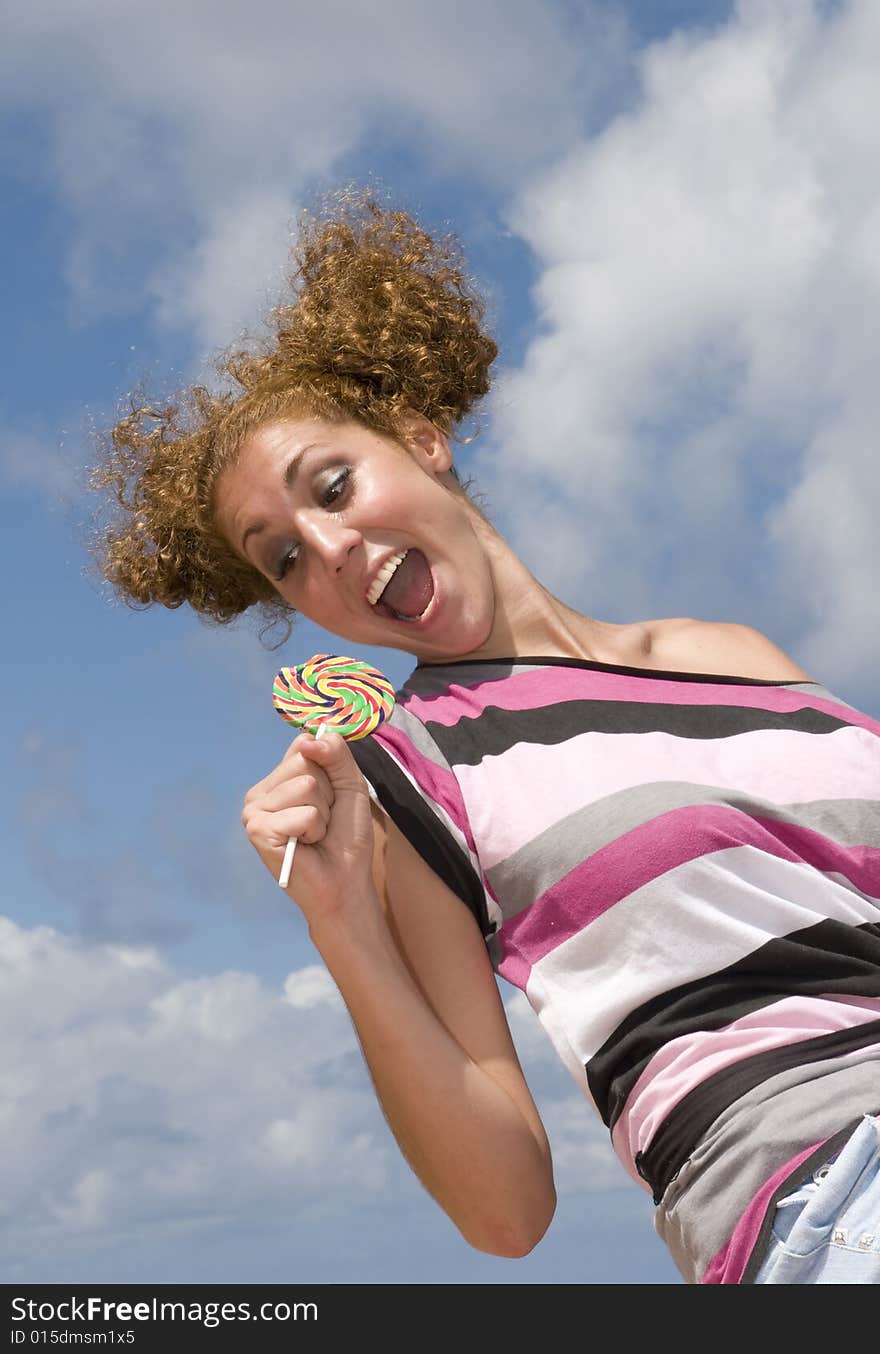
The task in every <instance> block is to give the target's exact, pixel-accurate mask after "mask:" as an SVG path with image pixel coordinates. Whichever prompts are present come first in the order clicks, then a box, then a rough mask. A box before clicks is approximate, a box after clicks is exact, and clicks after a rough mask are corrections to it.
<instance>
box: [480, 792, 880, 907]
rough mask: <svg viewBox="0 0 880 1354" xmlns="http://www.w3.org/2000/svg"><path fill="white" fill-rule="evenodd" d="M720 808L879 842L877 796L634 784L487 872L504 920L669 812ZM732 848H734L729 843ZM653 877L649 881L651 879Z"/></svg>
mask: <svg viewBox="0 0 880 1354" xmlns="http://www.w3.org/2000/svg"><path fill="white" fill-rule="evenodd" d="M710 804H713V805H721V806H723V807H725V808H733V809H739V810H741V811H742V812H743V813H745V814H746V815H747V816H748V817H755V816H756V815H759V816H760V817H762V818H772V819H774V820H775V821H777V822H780V823H789V824H792V825H794V826H799V827H805V828H809V829H811V830H812V831H814V832H818V833H820V834H821V835H822V836H823V837H828V838H830V839H831V840H832V841H834V842H838V843H840V844H841V845H842V846H874V847H880V813H878V809H880V802H878V801H877V800H871V799H817V800H814V801H811V802H810V803H804V804H794V805H780V804H770V803H768V802H765V801H764V800H760V799H755V798H753V797H751V796H749V795H746V794H740V793H739V792H737V791H736V790H726V789H724V788H723V787H718V788H716V787H715V786H711V785H695V784H690V783H688V782H687V781H681V782H676V781H662V782H657V781H654V782H652V783H651V784H649V785H636V786H633V787H631V788H629V789H626V790H621V791H619V792H618V793H616V794H613V795H608V796H606V797H605V798H603V799H599V800H596V801H595V802H594V803H592V804H586V805H584V807H583V808H580V809H577V810H576V811H575V812H574V813H571V814H569V815H568V816H567V817H565V818H562V819H560V821H559V822H558V823H554V824H553V825H552V826H551V827H548V828H546V829H545V831H543V832H540V833H539V834H538V835H537V837H534V838H533V839H532V840H531V841H529V842H526V843H525V844H524V845H523V846H521V847H520V848H519V849H518V850H517V851H515V852H514V853H513V855H511V856H507V857H506V859H505V860H502V861H499V862H498V864H497V865H493V866H492V867H491V869H489V870H487V871H486V877H487V879H488V880H489V883H490V885H491V887H492V888H493V890H494V891H495V893H496V895H497V896H498V898H500V899H501V900H502V903H503V909H504V917H505V920H509V919H510V918H512V917H515V916H517V914H518V913H520V912H524V911H525V909H526V908H528V907H531V905H532V903H534V902H535V900H536V899H537V898H540V896H541V894H542V893H545V892H546V891H547V889H549V888H552V887H553V885H554V884H558V883H559V881H560V880H561V879H564V878H565V876H566V875H567V874H569V873H570V872H571V871H572V870H574V869H576V868H577V867H578V866H579V865H581V864H582V863H583V861H584V860H586V859H587V858H588V857H589V856H591V855H592V854H593V853H594V852H596V851H601V850H602V848H603V847H605V846H608V845H609V844H610V843H611V842H614V841H616V840H617V839H618V838H619V837H622V836H624V834H625V833H627V832H631V831H632V830H633V829H634V828H638V827H641V826H642V825H643V824H644V823H646V822H650V820H651V819H652V818H656V817H657V816H659V815H660V814H663V813H668V812H669V811H670V810H671V809H680V808H687V807H688V806H695V807H702V806H704V805H710ZM730 845H736V843H731V844H730ZM646 882H650V881H646Z"/></svg>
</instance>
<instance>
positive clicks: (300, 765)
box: [244, 739, 330, 804]
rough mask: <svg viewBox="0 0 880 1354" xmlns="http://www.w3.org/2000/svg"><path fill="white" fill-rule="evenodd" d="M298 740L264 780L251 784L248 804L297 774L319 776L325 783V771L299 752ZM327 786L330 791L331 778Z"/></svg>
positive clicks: (247, 798) (247, 796)
mask: <svg viewBox="0 0 880 1354" xmlns="http://www.w3.org/2000/svg"><path fill="white" fill-rule="evenodd" d="M310 741H311V742H314V739H311V740H310ZM298 742H299V739H294V741H293V743H291V745H290V747H289V748H288V749H287V751H286V752H285V754H284V757H283V758H282V760H281V761H280V762H279V763H278V765H277V766H275V767H273V768H272V770H271V771H270V772H269V774H268V775H267V776H264V777H263V779H262V780H258V781H257V782H256V784H255V785H252V786H251V788H250V789H249V790H248V792H247V794H246V795H245V797H244V800H245V803H246V804H248V803H250V802H251V801H252V800H259V799H261V798H262V797H263V796H264V795H266V794H267V793H268V792H269V791H270V790H274V789H275V788H276V786H278V785H283V784H284V782H285V781H287V780H290V779H291V778H292V777H293V776H296V775H300V774H307V775H312V776H317V777H318V779H319V780H321V781H322V783H323V781H324V773H323V771H321V770H320V768H319V767H317V766H315V765H313V764H312V763H311V762H308V761H306V759H305V758H304V757H303V756H301V755H300V754H299V753H298V752H297V750H296V747H297V743H298ZM325 788H326V790H327V791H328V792H329V790H330V781H329V779H327V780H326V787H325Z"/></svg>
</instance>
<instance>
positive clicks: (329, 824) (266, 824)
mask: <svg viewBox="0 0 880 1354" xmlns="http://www.w3.org/2000/svg"><path fill="white" fill-rule="evenodd" d="M241 821H242V823H243V824H244V827H245V830H246V831H247V835H248V837H249V839H250V841H251V845H252V846H253V847H254V848H255V850H256V851H257V854H258V855H259V857H260V859H261V860H262V862H263V864H264V865H265V866H266V868H267V870H269V871H270V872H271V873H272V874H273V875H274V877H275V879H277V878H278V876H279V874H280V872H281V864H282V861H283V859H284V849H285V847H286V845H287V841H288V838H289V837H296V838H297V847H296V852H295V854H294V857H293V869H292V871H291V876H290V882H289V884H288V886H287V888H286V889H285V892H286V893H287V895H288V897H289V898H291V899H292V900H293V901H294V902H296V903H297V905H298V906H299V907H300V908H301V909H302V911H303V913H304V914H305V917H306V920H307V921H308V922H309V924H310V925H311V924H312V923H313V922H317V921H320V920H323V919H326V918H327V917H328V916H329V915H330V914H331V913H332V912H334V911H338V910H339V909H341V908H342V907H344V906H345V905H346V903H351V902H353V901H355V900H362V899H363V898H364V897H365V896H366V895H367V894H368V893H369V892H370V891H374V889H373V881H372V873H371V868H372V860H373V823H372V817H371V813H370V794H369V790H368V789H367V783H366V781H365V780H364V778H363V776H362V775H361V773H360V770H359V769H358V766H357V763H356V762H355V760H354V758H353V757H352V755H351V752H350V750H349V748H348V746H347V745H346V742H345V739H344V738H342V737H341V736H340V735H339V734H338V733H332V732H330V731H329V730H327V731H325V732H324V733H323V734H322V735H321V737H320V738H314V737H313V736H312V735H311V734H310V733H301V734H300V735H299V736H298V737H297V738H295V739H294V741H293V742H292V743H291V745H290V747H289V748H288V749H287V752H286V753H285V754H284V757H283V759H282V761H281V762H280V763H279V764H278V766H277V767H276V768H275V770H274V771H271V772H270V773H269V775H268V776H266V777H265V779H264V780H261V781H259V782H258V784H256V785H254V786H253V787H252V788H251V789H250V790H248V792H247V794H246V795H245V799H244V809H243V810H242V815H241Z"/></svg>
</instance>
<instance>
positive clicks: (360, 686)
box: [272, 653, 394, 889]
mask: <svg viewBox="0 0 880 1354" xmlns="http://www.w3.org/2000/svg"><path fill="white" fill-rule="evenodd" d="M272 702H273V704H274V706H275V709H276V710H277V711H278V713H279V715H280V716H281V718H282V719H285V720H287V722H288V723H289V724H296V725H297V727H298V728H301V729H306V730H308V732H309V733H313V734H314V735H315V737H316V738H320V736H321V734H322V733H323V731H324V729H328V728H329V729H333V730H335V732H336V733H338V734H341V735H342V737H343V738H345V739H347V740H348V741H349V742H354V741H355V739H358V738H366V736H367V734H368V733H372V732H373V730H374V729H378V727H379V725H380V724H381V723H383V721H384V720H386V719H387V718H388V716H389V715H390V714H391V711H392V710H393V709H394V687H393V686H392V685H391V683H390V682H389V681H388V679H387V677H383V675H382V673H381V672H380V671H379V669H378V668H373V667H370V665H369V663H363V662H361V661H360V660H359V659H357V658H342V657H340V655H339V654H327V653H318V654H315V656H314V657H313V658H310V659H309V660H308V661H307V662H305V663H297V665H296V667H294V668H282V669H281V670H280V672H278V673H277V674H276V677H275V681H274V683H273V686H272ZM295 850H296V838H295V837H291V838H290V840H289V841H288V843H287V847H286V850H285V852H284V863H283V864H282V866H281V874H280V875H279V877H278V883H279V884H280V885H281V887H282V888H283V889H284V888H286V887H287V884H288V881H289V879H290V867H291V865H292V864H293V853H294V851H295Z"/></svg>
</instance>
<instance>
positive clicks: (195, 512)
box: [90, 188, 498, 642]
mask: <svg viewBox="0 0 880 1354" xmlns="http://www.w3.org/2000/svg"><path fill="white" fill-rule="evenodd" d="M292 255H293V262H294V265H295V267H294V270H293V273H292V278H291V289H292V292H293V299H292V300H290V301H288V302H287V303H285V304H282V305H279V306H278V307H276V308H275V310H273V311H272V313H271V317H270V319H271V322H272V323H271V329H272V331H273V333H272V338H271V340H269V341H267V342H265V343H264V344H263V345H261V346H257V345H254V346H252V347H251V348H250V350H238V351H232V352H229V353H227V354H226V355H225V356H224V357H223V358H222V359H221V360H220V362H219V363H218V369H219V372H220V375H221V376H222V377H223V378H226V380H227V382H228V381H229V380H230V378H231V383H232V386H233V389H232V390H230V391H227V392H226V393H222V394H212V393H211V392H209V391H208V390H207V389H206V388H205V387H204V386H194V387H193V388H191V389H190V390H188V391H185V392H184V393H182V394H181V395H179V396H177V397H176V398H175V400H174V401H173V402H171V403H169V404H167V405H162V406H160V405H156V404H150V403H147V402H144V403H138V402H132V404H131V408H130V410H129V412H128V413H127V414H126V415H125V417H123V418H121V419H120V420H119V422H118V423H117V424H116V425H115V427H113V428H112V429H111V430H110V432H109V434H107V435H106V436H105V437H104V438H103V439H99V444H98V445H99V451H100V455H99V459H98V461H97V463H96V464H95V466H94V467H93V468H92V469H91V472H90V483H91V487H92V489H93V490H94V491H95V492H96V493H98V494H100V495H102V496H103V497H104V499H105V500H109V502H110V504H111V505H112V507H113V509H114V511H115V520H113V521H112V522H111V523H110V525H107V526H105V527H104V528H103V529H102V530H101V531H100V532H99V534H98V536H97V538H96V540H95V541H94V542H93V546H92V553H93V555H94V557H95V559H96V562H97V565H98V569H99V572H100V574H101V576H102V577H103V578H104V579H105V580H106V581H107V582H108V583H110V585H111V586H112V588H113V590H114V591H115V593H116V594H117V596H119V597H120V598H121V599H122V600H123V601H124V602H125V603H126V604H127V605H129V606H132V607H147V606H150V605H152V604H153V603H157V602H158V603H160V604H161V605H163V606H166V607H179V606H182V605H183V604H184V603H188V604H189V606H191V607H192V608H193V610H194V611H195V612H196V613H197V614H198V615H199V616H200V618H201V619H203V620H204V621H206V622H208V623H213V624H217V625H223V624H228V623H229V622H230V621H232V620H234V619H235V618H236V617H237V616H239V615H241V613H243V612H245V611H247V610H248V609H249V608H251V607H255V608H257V609H258V611H259V613H260V614H261V616H262V618H263V619H264V620H265V621H266V622H268V624H269V625H270V626H271V625H273V624H275V623H276V622H277V621H279V620H285V619H286V620H287V634H288V635H289V633H290V617H291V616H292V614H293V609H292V608H291V607H290V605H289V604H288V603H287V602H286V601H284V599H283V598H282V597H280V596H279V594H278V593H277V592H276V591H275V589H274V588H273V586H272V584H271V583H270V581H269V580H268V579H266V578H265V577H264V576H263V574H261V573H260V572H259V571H258V570H257V569H255V568H254V567H252V566H251V565H249V564H248V563H247V562H245V561H244V560H242V559H241V558H239V556H238V555H237V554H235V552H234V551H233V550H232V548H231V547H230V546H229V545H228V543H227V542H226V541H225V539H224V538H223V536H222V534H221V533H220V531H219V528H218V527H217V525H216V523H215V520H214V512H213V491H214V486H215V484H216V482H217V479H218V477H219V475H220V474H221V473H222V471H223V470H224V469H225V468H227V467H228V466H229V465H231V464H233V463H234V461H235V459H236V457H237V455H238V451H239V449H240V447H241V444H242V442H243V440H244V439H245V438H246V437H247V436H248V435H249V434H250V433H251V432H253V431H254V430H255V429H256V428H257V427H259V426H261V425H262V424H264V423H266V422H268V421H270V420H273V419H276V418H279V417H313V418H320V419H323V420H326V421H329V422H334V423H339V422H346V421H353V422H356V423H359V424H362V425H363V426H364V427H367V428H370V429H372V430H373V431H374V432H377V433H380V434H383V435H385V436H389V437H392V438H394V439H396V440H398V441H401V440H402V438H403V433H404V420H405V416H406V413H407V411H410V410H413V411H415V412H417V413H419V414H422V415H423V416H424V417H425V418H427V419H429V420H430V421H431V422H432V423H434V424H435V425H436V426H437V427H438V428H439V429H440V430H441V431H442V432H444V433H446V434H447V435H449V436H453V435H454V433H455V429H456V428H457V426H458V424H459V423H460V421H461V420H462V419H463V418H464V417H465V415H467V414H468V413H469V412H470V411H471V410H472V409H473V407H474V405H475V404H476V402H477V401H478V400H479V399H480V398H481V397H482V396H483V395H485V394H486V393H487V391H488V389H489V368H490V366H491V364H492V362H493V361H494V359H495V357H496V355H497V352H498V348H497V346H496V344H495V342H494V341H493V339H492V338H491V337H490V336H489V334H488V333H487V332H486V331H485V329H484V326H483V318H484V314H485V302H484V301H483V300H482V298H481V297H480V295H479V294H478V292H477V290H476V289H475V287H474V285H473V284H472V283H471V282H470V281H469V280H468V279H467V278H466V276H465V273H464V268H463V264H462V259H461V254H460V248H459V246H458V243H457V241H456V239H455V237H454V236H452V235H449V236H446V237H444V238H437V239H435V238H433V237H432V236H431V235H429V234H428V233H427V232H426V231H425V230H424V229H422V227H421V226H419V225H418V223H417V222H416V221H415V220H414V218H413V217H412V216H411V215H410V214H408V213H407V212H404V211H399V210H391V209H389V208H386V207H383V206H382V205H381V204H380V203H379V202H378V201H377V199H376V197H375V195H374V193H373V192H372V191H368V190H364V189H352V188H349V189H345V190H342V191H341V192H338V193H335V194H332V195H331V196H330V197H329V198H328V199H324V203H323V209H322V210H319V211H317V212H314V213H304V214H303V216H302V218H301V223H300V232H299V236H298V238H297V241H296V243H295V244H294V247H293V250H292ZM285 637H286V636H285ZM282 642H283V641H282Z"/></svg>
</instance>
